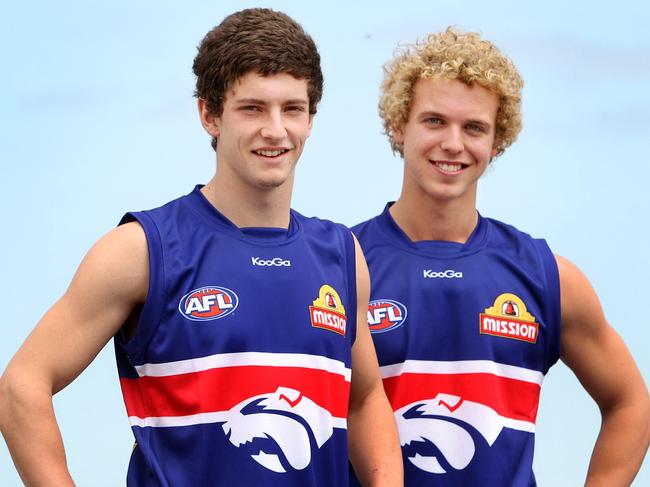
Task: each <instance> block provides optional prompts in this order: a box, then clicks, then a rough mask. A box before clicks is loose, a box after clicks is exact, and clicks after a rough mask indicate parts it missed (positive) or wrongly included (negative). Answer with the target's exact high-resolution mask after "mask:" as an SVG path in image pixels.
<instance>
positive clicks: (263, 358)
mask: <svg viewBox="0 0 650 487" xmlns="http://www.w3.org/2000/svg"><path fill="white" fill-rule="evenodd" d="M246 365H260V366H264V367H304V368H307V369H319V370H325V371H327V372H331V373H333V374H339V375H342V376H343V378H344V379H345V380H346V381H348V382H350V377H351V371H350V369H349V368H348V367H346V366H345V364H344V363H343V362H341V361H340V360H334V359H331V358H327V357H322V356H320V355H308V354H304V353H267V352H242V353H222V354H216V355H210V356H208V357H201V358H195V359H189V360H179V361H177V362H165V363H160V364H144V365H137V366H136V367H135V369H136V370H137V372H138V375H139V376H140V377H144V376H149V377H165V376H169V375H178V374H189V373H192V372H201V371H204V370H210V369H218V368H223V367H237V366H240V367H241V366H246Z"/></svg>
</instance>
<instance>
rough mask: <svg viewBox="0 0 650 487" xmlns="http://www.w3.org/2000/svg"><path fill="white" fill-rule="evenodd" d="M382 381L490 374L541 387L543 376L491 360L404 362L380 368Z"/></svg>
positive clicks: (539, 373) (529, 370) (535, 371)
mask: <svg viewBox="0 0 650 487" xmlns="http://www.w3.org/2000/svg"><path fill="white" fill-rule="evenodd" d="M380 372H381V377H382V379H387V378H389V377H396V376H399V375H402V374H407V373H411V374H447V375H449V374H492V375H496V376H498V377H505V378H508V379H516V380H521V381H525V382H531V383H533V384H539V385H540V386H541V385H542V382H543V381H544V374H543V373H541V372H539V371H538V370H531V369H526V368H524V367H516V366H514V365H506V364H501V363H498V362H492V361H491V360H457V361H453V360H450V361H433V360H406V361H405V362H402V363H400V364H393V365H384V366H383V367H380Z"/></svg>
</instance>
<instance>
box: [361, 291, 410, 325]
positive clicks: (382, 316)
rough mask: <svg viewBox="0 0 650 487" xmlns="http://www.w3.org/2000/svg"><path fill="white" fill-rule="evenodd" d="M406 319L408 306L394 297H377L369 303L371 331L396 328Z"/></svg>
mask: <svg viewBox="0 0 650 487" xmlns="http://www.w3.org/2000/svg"><path fill="white" fill-rule="evenodd" d="M405 321H406V306H404V305H403V304H402V303H400V302H398V301H393V300H392V299H377V300H375V301H370V303H368V327H369V328H370V333H384V332H385V331H390V330H394V329H395V328H398V327H400V326H402V325H403V324H404V322H405Z"/></svg>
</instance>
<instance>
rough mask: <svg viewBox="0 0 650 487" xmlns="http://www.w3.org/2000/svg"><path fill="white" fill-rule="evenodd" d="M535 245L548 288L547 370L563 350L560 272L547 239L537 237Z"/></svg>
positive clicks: (546, 306)
mask: <svg viewBox="0 0 650 487" xmlns="http://www.w3.org/2000/svg"><path fill="white" fill-rule="evenodd" d="M534 242H535V246H536V247H537V250H538V253H539V256H540V258H541V260H542V267H543V269H544V273H545V282H546V289H547V296H548V299H547V300H546V302H545V304H544V306H545V308H546V316H548V317H549V328H550V336H549V338H550V339H549V346H548V349H547V350H546V363H545V368H546V370H545V372H544V373H546V372H548V369H550V368H551V366H553V364H555V363H556V362H557V361H558V359H559V358H560V354H561V352H562V347H561V336H562V315H561V309H560V273H559V270H558V267H557V261H556V260H555V255H553V252H552V251H551V249H550V248H549V246H548V244H547V242H546V240H543V239H535V240H534Z"/></svg>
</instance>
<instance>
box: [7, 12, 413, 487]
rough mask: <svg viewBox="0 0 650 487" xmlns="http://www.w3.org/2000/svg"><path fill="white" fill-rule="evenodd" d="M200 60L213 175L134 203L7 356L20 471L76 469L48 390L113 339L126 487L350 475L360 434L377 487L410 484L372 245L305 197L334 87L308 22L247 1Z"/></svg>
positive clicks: (48, 479)
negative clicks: (309, 153)
mask: <svg viewBox="0 0 650 487" xmlns="http://www.w3.org/2000/svg"><path fill="white" fill-rule="evenodd" d="M194 72H195V74H196V76H197V83H196V95H197V97H198V108H199V114H200V118H201V122H202V124H203V127H204V128H205V130H206V131H207V132H208V133H209V134H210V136H211V137H212V144H213V147H214V148H215V150H216V158H217V166H216V173H215V175H214V177H213V178H212V179H211V180H210V181H209V182H208V183H207V184H206V185H205V186H197V187H196V188H195V189H194V190H193V191H192V192H191V193H189V194H188V195H186V196H183V197H181V198H179V199H176V200H174V201H171V202H170V203H168V204H166V205H164V206H162V207H160V208H156V209H154V210H149V211H144V212H134V213H129V214H127V215H126V216H125V217H124V218H123V219H122V222H121V225H120V226H119V227H118V228H117V229H115V230H113V231H111V232H109V233H108V234H107V235H106V236H105V237H103V238H102V239H101V240H99V241H98V242H97V244H95V246H94V247H93V248H92V249H91V250H90V251H89V252H88V254H87V256H86V257H85V259H84V260H83V262H82V263H81V265H80V267H79V269H78V271H77V273H76V275H75V277H74V279H73V281H72V283H71V285H70V287H69V289H68V290H67V292H66V293H65V295H64V296H63V297H62V298H61V299H60V301H58V302H57V303H56V304H55V305H54V306H53V307H52V308H51V309H50V310H49V311H48V312H47V314H46V315H45V316H44V317H43V319H42V320H41V322H40V323H39V324H38V326H37V327H36V329H35V330H34V332H33V333H32V334H31V335H30V337H29V338H28V339H27V341H26V342H25V344H24V345H23V346H22V347H21V349H20V350H19V351H18V352H17V354H16V356H15V357H14V358H13V360H12V361H11V363H10V364H9V366H8V367H7V370H6V371H5V374H4V376H3V378H2V383H1V386H2V389H1V391H2V394H1V396H0V398H1V402H0V407H1V410H0V413H1V414H0V418H1V426H2V431H3V434H4V436H5V438H6V441H7V443H8V445H9V448H10V450H11V453H12V456H13V458H14V461H15V464H16V467H17V469H18V471H19V473H20V475H21V477H22V479H23V480H24V481H25V483H26V484H28V485H48V486H52V485H57V486H59V485H60V486H64V485H73V483H72V479H71V477H70V474H69V472H68V469H67V467H66V461H65V454H64V450H63V445H62V441H61V436H60V433H59V430H58V427H57V424H56V420H55V418H54V414H53V409H52V398H51V396H52V394H54V393H56V392H57V391H59V390H61V389H62V388H63V387H65V386H66V385H67V384H68V383H70V382H71V381H72V380H73V379H74V378H75V377H76V376H77V375H78V374H80V373H81V371H82V370H83V369H84V368H85V367H86V366H87V365H88V364H89V362H90V361H91V360H92V359H93V358H94V357H95V355H96V354H97V353H98V351H99V350H100V349H101V348H102V347H103V346H104V345H105V344H106V342H107V341H108V340H110V339H111V338H112V337H114V341H115V348H116V356H117V365H118V371H119V375H120V383H121V387H122V392H123V395H124V401H125V404H126V409H127V413H128V416H129V422H130V424H131V426H132V429H133V433H134V436H135V438H136V447H135V448H134V450H133V454H132V457H131V462H130V465H129V471H128V474H127V484H128V485H130V486H154V485H155V486H173V487H179V486H201V485H206V486H207V485H210V486H214V485H223V486H229V487H230V486H237V485H259V486H262V485H269V486H270V485H273V486H276V485H277V486H282V485H286V486H296V487H297V486H309V485H313V486H317V485H321V486H334V485H337V486H338V485H347V482H348V468H347V466H348V463H347V462H348V437H349V457H350V459H351V460H352V463H353V465H354V466H355V468H356V469H357V473H358V475H359V477H360V478H362V479H363V481H364V483H365V484H366V485H386V486H388V485H391V486H393V485H401V477H402V472H401V461H400V458H399V446H398V442H397V433H396V429H395V425H394V420H393V417H392V415H391V411H390V406H389V404H388V401H387V399H386V397H385V395H384V392H383V388H382V386H381V380H380V377H379V372H378V368H377V362H376V357H375V355H374V349H373V346H372V341H371V339H370V335H369V332H368V330H367V327H366V326H365V325H366V323H365V310H366V304H367V299H368V292H369V289H368V288H369V283H368V275H367V269H366V267H365V262H364V260H363V257H362V255H361V253H360V251H359V250H358V246H357V244H356V242H355V240H354V238H353V237H352V234H351V233H350V232H349V231H348V230H347V229H345V228H344V227H342V226H340V225H337V224H334V223H331V222H328V221H325V220H319V219H316V218H306V217H304V216H302V215H300V214H298V213H296V212H294V211H292V210H290V201H291V192H292V186H293V179H294V170H295V166H296V163H297V161H298V159H299V157H300V154H301V152H302V150H303V147H304V144H305V142H306V140H307V138H308V137H309V134H310V131H311V127H312V120H313V116H314V114H315V113H316V106H317V104H318V102H319V100H320V97H321V92H322V74H321V70H320V57H319V55H318V51H317V50H316V46H315V44H314V42H313V40H312V39H311V38H310V37H309V36H308V35H307V34H306V33H305V32H304V31H303V29H302V28H301V27H300V25H298V24H297V23H296V22H295V21H293V20H292V19H291V18H289V17H288V16H286V15H285V14H282V13H279V12H274V11H272V10H267V9H249V10H244V11H241V12H238V13H235V14H232V15H230V16H229V17H227V18H226V19H224V21H223V22H222V23H221V24H220V25H219V26H217V27H215V28H214V29H213V30H212V31H210V32H209V33H208V34H207V35H206V37H205V38H204V39H203V41H202V43H201V45H200V46H199V52H198V54H197V56H196V58H195V60H194ZM357 324H359V326H358V327H357ZM62 338H63V339H62Z"/></svg>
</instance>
